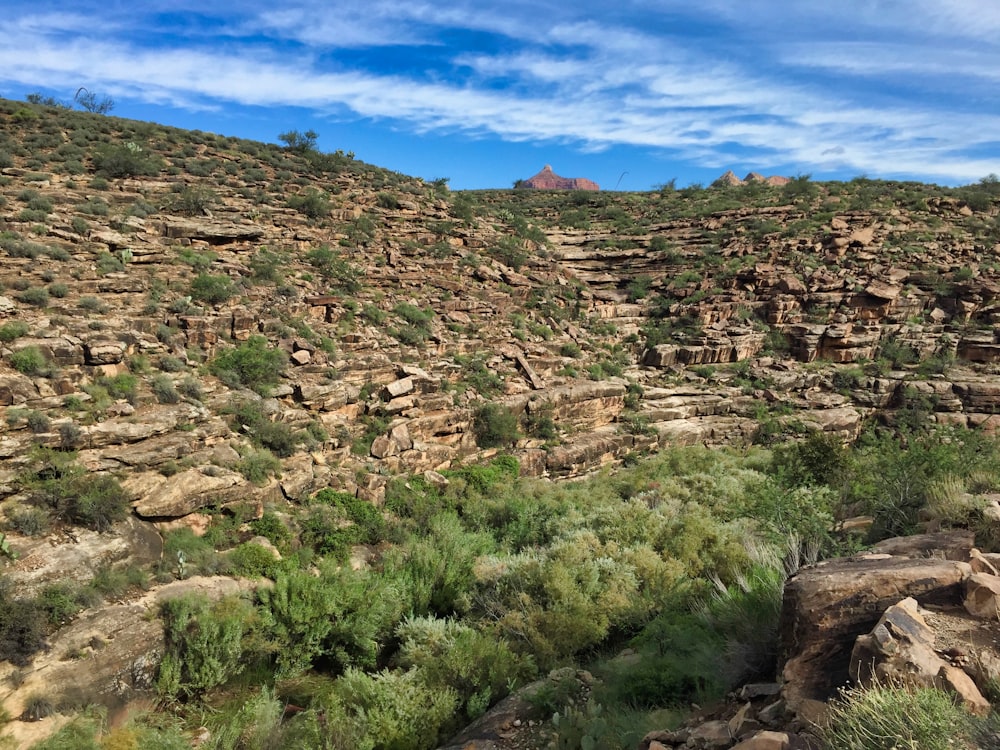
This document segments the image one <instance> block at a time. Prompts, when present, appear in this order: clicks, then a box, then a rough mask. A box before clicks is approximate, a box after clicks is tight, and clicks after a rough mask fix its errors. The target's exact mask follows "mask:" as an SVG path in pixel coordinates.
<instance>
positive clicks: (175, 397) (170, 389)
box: [150, 375, 181, 404]
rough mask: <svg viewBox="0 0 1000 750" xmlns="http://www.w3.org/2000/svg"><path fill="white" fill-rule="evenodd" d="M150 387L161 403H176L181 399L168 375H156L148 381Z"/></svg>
mask: <svg viewBox="0 0 1000 750" xmlns="http://www.w3.org/2000/svg"><path fill="white" fill-rule="evenodd" d="M150 388H151V389H152V391H153V395H154V396H156V400H157V401H159V402H160V403H161V404H176V403H178V402H180V400H181V394H180V393H178V391H177V388H176V387H175V386H174V381H173V380H171V379H170V376H169V375H157V376H156V377H155V378H153V381H152V383H150Z"/></svg>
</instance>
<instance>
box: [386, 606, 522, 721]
mask: <svg viewBox="0 0 1000 750" xmlns="http://www.w3.org/2000/svg"><path fill="white" fill-rule="evenodd" d="M396 637H397V638H398V639H399V641H400V648H399V655H398V657H397V659H398V661H399V665H400V666H401V667H402V668H404V669H417V670H419V672H420V675H421V677H422V678H423V680H424V682H425V683H426V684H427V685H428V686H429V687H432V688H435V689H437V690H448V689H452V690H455V691H456V693H457V696H458V700H459V711H458V714H457V715H456V716H454V717H453V718H452V719H451V720H450V722H449V723H450V724H452V725H453V728H454V729H455V730H457V729H459V728H461V727H462V726H465V725H466V724H468V723H470V722H472V721H474V720H475V719H477V718H479V716H481V715H482V714H483V713H484V712H485V711H486V709H487V708H489V707H490V706H491V705H493V704H494V703H496V702H497V701H499V700H500V699H501V698H504V697H505V696H506V695H507V694H508V693H509V692H510V691H511V689H512V688H514V687H516V686H517V685H518V684H523V683H524V682H526V681H528V680H530V679H531V678H532V677H534V676H535V671H536V670H535V666H534V663H533V662H532V660H531V658H530V657H527V656H524V655H522V654H517V653H515V651H514V650H513V649H512V648H511V647H510V645H509V644H508V643H507V642H506V641H504V640H503V639H497V638H495V637H493V636H492V635H487V634H486V633H482V632H480V631H477V630H474V629H473V628H471V627H469V626H468V625H463V624H461V623H458V622H456V621H454V620H440V619H437V618H433V617H413V618H410V619H408V620H406V621H404V622H403V623H402V624H401V625H400V626H399V627H398V628H397V630H396Z"/></svg>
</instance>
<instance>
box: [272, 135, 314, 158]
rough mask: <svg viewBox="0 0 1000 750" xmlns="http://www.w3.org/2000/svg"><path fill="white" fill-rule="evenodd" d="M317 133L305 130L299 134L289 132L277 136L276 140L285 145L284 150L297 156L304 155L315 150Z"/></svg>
mask: <svg viewBox="0 0 1000 750" xmlns="http://www.w3.org/2000/svg"><path fill="white" fill-rule="evenodd" d="M318 138H319V133H317V132H316V131H315V130H307V131H306V132H304V133H300V132H299V131H298V130H289V131H288V132H287V133H282V134H281V135H279V136H278V140H279V141H281V142H282V143H284V144H285V148H286V149H288V150H289V151H294V152H295V153H297V154H306V153H309V152H310V151H315V150H316V139H318Z"/></svg>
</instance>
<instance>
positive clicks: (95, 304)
mask: <svg viewBox="0 0 1000 750" xmlns="http://www.w3.org/2000/svg"><path fill="white" fill-rule="evenodd" d="M77 305H78V306H79V307H80V309H81V310H86V311H87V312H104V311H105V310H107V306H106V305H105V304H104V303H103V302H101V300H100V298H99V297H95V296H94V295H92V294H85V295H83V296H82V297H80V301H79V302H77Z"/></svg>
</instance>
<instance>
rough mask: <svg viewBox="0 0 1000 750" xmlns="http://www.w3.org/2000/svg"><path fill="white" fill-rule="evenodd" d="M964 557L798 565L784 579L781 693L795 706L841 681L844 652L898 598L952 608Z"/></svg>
mask: <svg viewBox="0 0 1000 750" xmlns="http://www.w3.org/2000/svg"><path fill="white" fill-rule="evenodd" d="M970 573H971V568H970V567H969V565H968V563H965V562H960V561H953V560H941V559H935V558H906V557H893V556H890V555H886V554H880V555H874V556H869V557H860V558H841V559H837V560H830V561H827V562H824V563H820V564H818V565H814V566H811V567H808V568H804V569H802V570H801V571H799V572H798V573H797V574H795V575H794V576H792V577H791V578H789V579H788V581H787V582H786V584H785V593H784V601H783V604H782V614H781V643H780V651H781V655H780V665H781V666H780V669H781V674H782V677H783V679H784V682H785V685H784V690H783V693H784V698H785V700H786V701H787V703H788V705H789V708H790V709H791V710H793V711H796V712H798V711H799V710H800V709H801V708H803V706H804V704H805V702H806V701H810V700H818V701H825V700H827V699H828V698H830V697H831V696H832V695H834V694H835V692H836V690H837V688H838V687H840V686H841V685H843V684H844V683H846V682H847V679H848V674H849V667H850V662H851V652H852V650H853V648H854V644H855V641H856V639H857V637H858V636H859V635H863V634H866V633H870V632H871V631H872V629H873V628H874V627H875V626H876V625H877V624H878V621H879V618H881V617H882V615H883V614H884V613H885V611H886V609H888V608H889V607H890V606H892V605H893V604H896V603H897V602H898V601H899V600H900V598H901V597H903V598H905V597H913V598H914V599H915V600H916V601H917V602H919V603H920V604H942V605H944V604H947V605H952V606H960V605H961V603H962V599H963V597H964V587H963V584H964V581H965V578H966V577H968V575H970Z"/></svg>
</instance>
